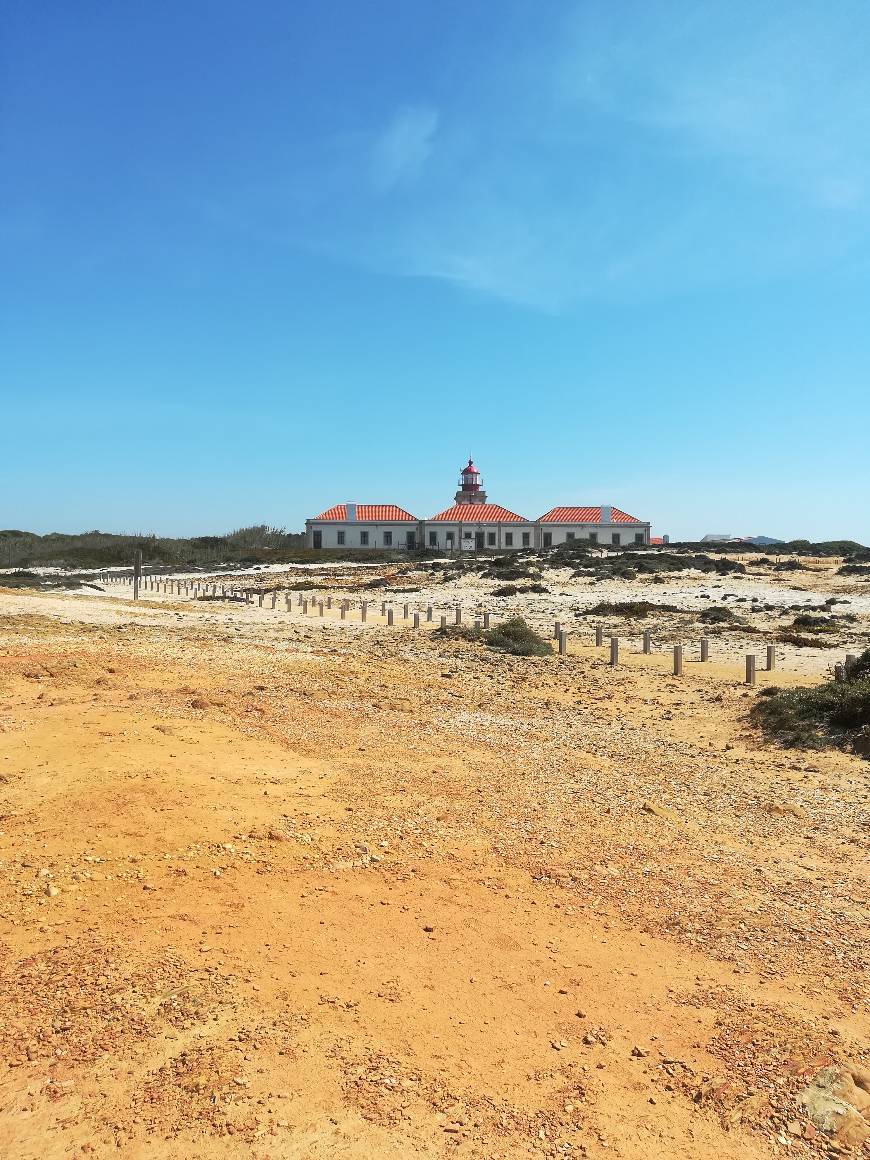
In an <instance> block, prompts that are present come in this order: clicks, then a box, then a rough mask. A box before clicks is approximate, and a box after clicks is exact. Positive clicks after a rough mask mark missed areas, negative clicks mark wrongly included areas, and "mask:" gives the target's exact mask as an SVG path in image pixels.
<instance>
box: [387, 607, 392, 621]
mask: <svg viewBox="0 0 870 1160" xmlns="http://www.w3.org/2000/svg"><path fill="white" fill-rule="evenodd" d="M392 623H393V610H392V608H388V609H387V624H392Z"/></svg>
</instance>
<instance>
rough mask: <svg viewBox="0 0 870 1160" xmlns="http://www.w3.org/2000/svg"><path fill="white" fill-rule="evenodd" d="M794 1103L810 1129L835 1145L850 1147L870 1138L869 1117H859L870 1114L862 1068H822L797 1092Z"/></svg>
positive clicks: (867, 1081)
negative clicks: (815, 1129)
mask: <svg viewBox="0 0 870 1160" xmlns="http://www.w3.org/2000/svg"><path fill="white" fill-rule="evenodd" d="M856 1076H857V1079H858V1081H859V1082H857V1083H856V1078H855V1077H856ZM865 1084H866V1086H865ZM798 1103H799V1104H800V1106H801V1107H802V1108H803V1109H804V1111H805V1112H806V1113H807V1115H808V1116H809V1118H810V1120H811V1121H812V1123H813V1124H814V1126H815V1127H816V1128H818V1129H819V1130H820V1131H822V1132H826V1133H827V1134H828V1135H831V1136H834V1137H835V1139H836V1140H837V1141H838V1143H840V1144H844V1145H845V1146H846V1147H850V1148H854V1147H858V1146H859V1145H861V1144H863V1143H864V1141H865V1140H868V1139H870V1114H868V1115H866V1116H865V1115H862V1112H864V1113H870V1077H868V1076H867V1075H866V1069H864V1068H860V1067H856V1068H855V1069H854V1072H853V1070H852V1069H850V1068H848V1067H844V1068H841V1067H836V1066H830V1067H823V1068H822V1070H821V1071H819V1072H817V1073H816V1075H814V1076H813V1079H812V1081H811V1082H810V1083H809V1084H808V1086H807V1087H805V1088H804V1090H803V1091H802V1092H801V1093H800V1095H799V1096H798Z"/></svg>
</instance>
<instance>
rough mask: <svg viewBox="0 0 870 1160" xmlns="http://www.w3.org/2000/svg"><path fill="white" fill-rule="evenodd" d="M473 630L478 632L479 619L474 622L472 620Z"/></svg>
mask: <svg viewBox="0 0 870 1160" xmlns="http://www.w3.org/2000/svg"><path fill="white" fill-rule="evenodd" d="M474 631H475V632H480V621H479V620H475V622H474Z"/></svg>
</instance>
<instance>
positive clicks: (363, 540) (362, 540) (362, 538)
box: [359, 532, 369, 548]
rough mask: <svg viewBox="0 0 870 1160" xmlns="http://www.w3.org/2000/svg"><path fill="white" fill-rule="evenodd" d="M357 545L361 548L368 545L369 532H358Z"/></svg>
mask: <svg viewBox="0 0 870 1160" xmlns="http://www.w3.org/2000/svg"><path fill="white" fill-rule="evenodd" d="M359 545H360V547H361V548H367V547H368V546H369V534H368V532H360V534H359Z"/></svg>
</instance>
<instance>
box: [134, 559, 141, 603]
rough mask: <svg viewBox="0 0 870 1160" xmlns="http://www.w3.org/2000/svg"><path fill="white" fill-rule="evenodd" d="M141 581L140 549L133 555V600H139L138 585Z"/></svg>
mask: <svg viewBox="0 0 870 1160" xmlns="http://www.w3.org/2000/svg"><path fill="white" fill-rule="evenodd" d="M141 580H142V549H141V548H137V549H136V551H135V552H134V553H133V599H134V600H138V599H139V584H140V582H141Z"/></svg>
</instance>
